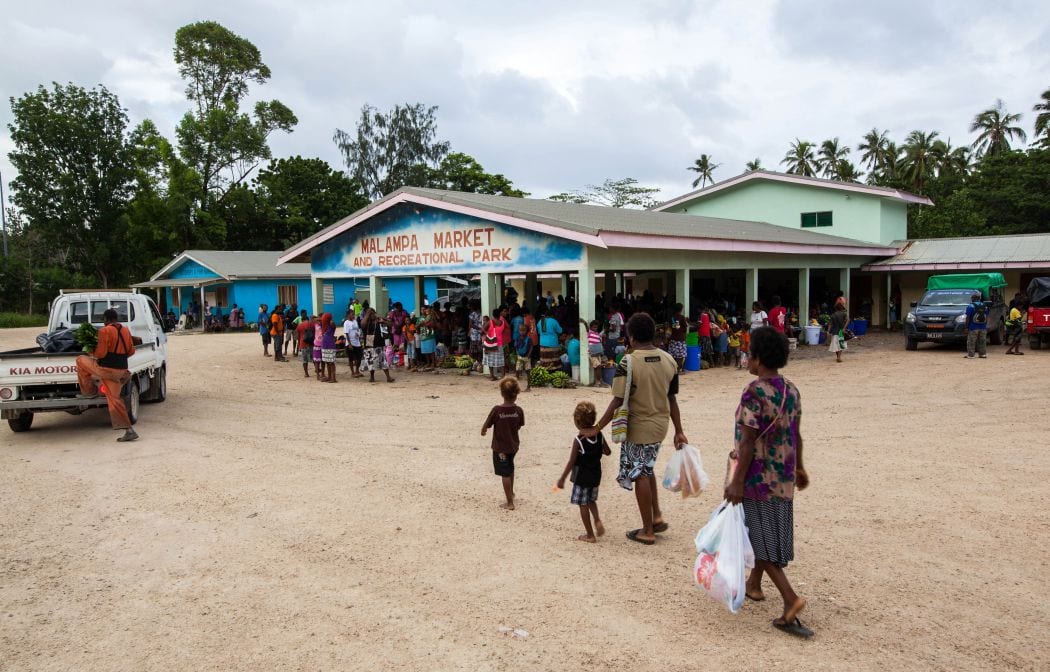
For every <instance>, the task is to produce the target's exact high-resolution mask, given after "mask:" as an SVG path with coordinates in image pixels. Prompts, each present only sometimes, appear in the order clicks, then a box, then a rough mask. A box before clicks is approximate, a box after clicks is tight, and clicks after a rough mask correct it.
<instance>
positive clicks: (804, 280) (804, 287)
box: [798, 268, 809, 336]
mask: <svg viewBox="0 0 1050 672" xmlns="http://www.w3.org/2000/svg"><path fill="white" fill-rule="evenodd" d="M807 324H809V269H808V268H800V269H798V326H800V327H802V334H801V335H802V336H805V335H806V331H805V329H806V325H807Z"/></svg>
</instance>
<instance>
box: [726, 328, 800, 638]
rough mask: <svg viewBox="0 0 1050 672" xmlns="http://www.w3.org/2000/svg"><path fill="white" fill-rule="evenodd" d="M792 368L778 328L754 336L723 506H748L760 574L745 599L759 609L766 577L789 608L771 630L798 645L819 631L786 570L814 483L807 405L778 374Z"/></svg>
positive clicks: (746, 515)
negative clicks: (800, 499) (806, 618)
mask: <svg viewBox="0 0 1050 672" xmlns="http://www.w3.org/2000/svg"><path fill="white" fill-rule="evenodd" d="M787 361H788V342H787V337H785V336H784V335H783V334H781V333H779V332H777V331H776V330H775V329H773V328H772V327H760V328H758V329H756V330H754V331H753V332H752V333H751V356H750V359H749V361H748V371H749V372H750V373H751V374H752V375H754V376H756V379H755V380H753V381H751V383H750V384H749V385H748V386H747V387H746V388H745V389H744V392H743V394H742V395H741V397H740V404H739V405H738V406H737V410H736V422H735V427H736V431H735V437H736V438H735V440H734V443H735V447H734V448H733V451H732V452H731V453H730V455H729V472H728V474H727V475H726V486H725V493H724V494H725V499H726V501H727V502H729V503H730V504H743V507H744V521H745V523H746V524H747V531H748V537H749V539H750V541H751V548H752V550H754V553H755V567H754V569H752V570H751V575H750V576H749V577H748V579H747V586H746V591H747V592H746V595H747V597H748V598H750V599H752V600H755V601H758V602H761V601H762V600H764V599H765V595H764V594H763V593H762V576H763V574H768V575H769V578H770V579H772V580H773V583H774V585H776V587H777V590H779V591H780V596H781V597H782V598H783V600H784V611H783V613H782V614H781V615H780V617H779V618H777V619H776V620H775V621H773V626H774V627H776V628H777V629H779V630H783V631H785V632H788V633H790V634H793V635H797V636H799V637H810V636H812V635H813V631H812V630H810V629H809V628H807V627H806V626H804V625H802V622H801V621H800V620H799V618H798V615H799V613H801V612H802V610H803V609H804V608H805V607H806V600H805V599H804V598H802V597H799V596H798V595H797V594H795V591H794V589H792V587H791V583H790V582H789V581H788V578H787V575H786V574H784V568H785V567H787V565H788V563H789V562H791V561H792V560H793V559H794V558H795V547H794V495H795V489H796V487H797V489H798V490H805V489H806V487H807V486H808V485H809V475H808V474H807V473H806V469H805V466H804V463H803V461H802V433H801V423H802V402H801V396H800V395H799V391H798V388H797V387H795V385H794V383H792V382H791V381H789V380H788V379H787V378H785V377H784V376H782V375H781V374H780V369H781V368H783V367H784V366H785V365H786V364H787Z"/></svg>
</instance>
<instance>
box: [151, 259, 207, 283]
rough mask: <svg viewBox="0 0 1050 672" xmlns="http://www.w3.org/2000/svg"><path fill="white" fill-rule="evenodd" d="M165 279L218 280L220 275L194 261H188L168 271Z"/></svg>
mask: <svg viewBox="0 0 1050 672" xmlns="http://www.w3.org/2000/svg"><path fill="white" fill-rule="evenodd" d="M164 277H165V278H171V279H173V280H179V279H183V278H217V277H219V274H218V273H216V272H215V271H213V270H211V269H209V268H205V267H203V266H201V265H200V264H198V263H197V262H196V261H193V260H192V259H186V260H185V261H183V262H182V263H181V264H179V265H178V266H176V267H175V268H173V269H171V270H170V271H168V272H167V273H166V274H165V275H164Z"/></svg>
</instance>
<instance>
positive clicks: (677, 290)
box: [674, 268, 690, 316]
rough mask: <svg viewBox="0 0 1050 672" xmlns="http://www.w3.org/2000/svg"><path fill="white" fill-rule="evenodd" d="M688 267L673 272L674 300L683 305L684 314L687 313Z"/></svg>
mask: <svg viewBox="0 0 1050 672" xmlns="http://www.w3.org/2000/svg"><path fill="white" fill-rule="evenodd" d="M689 275H690V272H689V269H688V268H683V269H679V270H676V271H675V272H674V297H675V298H674V300H675V302H676V303H680V304H682V306H683V310H684V311H685V315H686V316H688V315H689Z"/></svg>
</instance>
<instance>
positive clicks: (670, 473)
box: [664, 443, 710, 497]
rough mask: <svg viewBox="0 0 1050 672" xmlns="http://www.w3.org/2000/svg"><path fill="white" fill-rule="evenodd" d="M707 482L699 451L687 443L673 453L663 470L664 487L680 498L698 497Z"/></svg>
mask: <svg viewBox="0 0 1050 672" xmlns="http://www.w3.org/2000/svg"><path fill="white" fill-rule="evenodd" d="M709 482H710V479H709V478H708V477H707V472H706V471H704V463H703V461H702V460H701V459H700V451H699V450H697V449H696V448H695V447H693V446H690V445H689V444H688V443H687V444H686V445H684V446H682V449H681V450H676V451H675V452H674V455H672V456H671V460H670V461H669V462H668V463H667V468H666V469H665V470H664V487H665V488H667V489H668V490H670V491H671V492H680V493H682V497H696V496H698V495H699V494H700V493H701V492H703V490H704V488H706V487H707V484H708V483H709Z"/></svg>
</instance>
